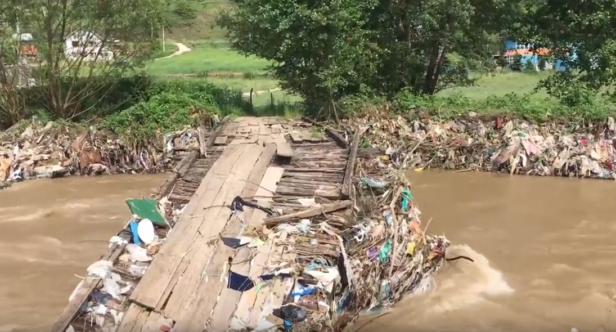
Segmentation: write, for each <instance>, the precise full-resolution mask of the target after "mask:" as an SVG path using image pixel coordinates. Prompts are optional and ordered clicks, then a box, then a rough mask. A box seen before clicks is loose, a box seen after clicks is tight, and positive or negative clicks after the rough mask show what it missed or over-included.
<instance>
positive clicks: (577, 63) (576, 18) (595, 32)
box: [526, 0, 616, 104]
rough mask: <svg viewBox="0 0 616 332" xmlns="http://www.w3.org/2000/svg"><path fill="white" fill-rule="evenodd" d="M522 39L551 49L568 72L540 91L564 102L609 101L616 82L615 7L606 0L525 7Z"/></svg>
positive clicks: (550, 1) (558, 0) (551, 0)
mask: <svg viewBox="0 0 616 332" xmlns="http://www.w3.org/2000/svg"><path fill="white" fill-rule="evenodd" d="M528 8H529V9H528V11H529V13H530V15H529V17H528V26H529V30H528V31H527V32H526V36H527V37H532V38H533V39H535V40H536V41H537V42H540V43H541V44H544V45H547V46H548V47H550V48H552V51H553V55H554V58H555V59H556V60H563V61H564V63H565V65H566V66H567V68H568V70H566V71H564V72H558V73H556V74H555V75H551V76H550V77H549V78H547V79H545V80H543V81H542V82H541V83H540V86H541V87H543V88H545V89H546V90H547V91H548V93H549V94H551V95H552V96H555V97H558V98H561V100H563V101H565V102H567V103H573V104H575V103H586V102H588V100H589V99H588V98H590V96H592V95H594V94H597V93H600V92H603V93H606V94H611V97H612V98H614V95H613V94H614V90H613V89H604V88H606V87H613V86H614V84H615V83H616V35H614V30H612V27H615V26H616V16H614V14H613V13H614V12H615V11H616V3H615V2H614V1H608V0H589V1H584V2H579V1H572V0H543V1H540V2H538V3H536V4H535V5H534V6H528Z"/></svg>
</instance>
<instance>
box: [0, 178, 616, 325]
mask: <svg viewBox="0 0 616 332" xmlns="http://www.w3.org/2000/svg"><path fill="white" fill-rule="evenodd" d="M410 177H411V180H412V182H413V188H412V191H413V194H414V196H415V198H416V200H417V203H418V204H419V208H420V209H421V210H422V212H423V214H422V220H423V222H424V223H426V222H427V221H428V220H429V219H430V218H433V220H432V222H431V223H430V228H429V232H435V233H442V234H445V235H446V236H447V237H448V238H449V239H450V240H451V241H452V243H454V244H455V245H454V246H453V247H452V248H450V250H449V251H448V256H456V255H460V254H463V255H467V256H470V257H471V258H473V259H474V260H475V262H474V263H471V262H468V261H465V260H458V261H455V262H450V263H447V264H446V265H445V267H444V268H443V269H442V271H441V273H440V274H439V275H438V276H437V278H436V282H437V287H436V291H435V292H434V293H432V294H428V295H426V296H423V297H421V298H413V299H407V300H405V301H403V302H402V303H400V304H399V305H397V306H396V307H395V308H393V310H392V311H391V312H390V313H388V314H387V315H385V316H382V317H377V318H375V317H365V318H364V319H362V321H360V323H359V324H358V325H357V328H358V329H359V330H360V331H361V332H377V331H379V332H381V331H383V330H392V329H397V330H404V331H410V330H415V331H418V330H419V329H422V330H426V331H451V332H454V331H455V332H458V331H460V330H465V331H466V330H468V331H495V330H497V329H498V330H500V331H516V332H517V331H527V330H538V329H544V330H547V331H561V332H569V331H571V329H572V328H577V329H578V330H579V331H580V332H586V331H588V332H591V331H592V332H595V331H612V330H616V317H615V316H614V315H616V312H615V313H613V314H612V313H611V311H612V310H613V309H616V302H614V300H613V297H614V295H615V294H616V293H615V292H616V291H615V289H616V261H615V259H614V256H615V255H616V243H615V241H614V240H613V238H614V235H615V234H616V214H615V213H614V211H615V209H614V208H612V206H613V205H612V203H610V202H611V199H612V197H614V196H615V195H614V194H615V193H616V183H614V182H606V181H591V180H570V179H561V178H537V177H519V176H517V177H509V176H499V175H493V174H485V173H445V172H422V173H412V174H410ZM162 180H163V177H162V176H117V177H102V178H70V179H61V180H40V181H29V182H25V183H21V184H18V185H15V186H14V187H13V188H10V189H8V190H4V191H0V202H1V203H0V222H1V223H2V226H3V231H2V232H0V246H2V247H1V250H0V269H1V271H2V272H1V273H0V299H2V300H0V332H4V331H12V330H15V331H26V330H28V331H31V330H37V331H46V330H48V327H49V326H50V325H51V323H52V322H53V320H54V318H55V317H56V316H57V315H58V314H59V313H60V312H61V311H62V309H63V307H64V306H65V305H66V303H67V301H68V296H69V295H70V293H71V292H72V290H73V288H74V287H75V285H76V284H77V283H78V282H79V280H80V279H79V278H78V277H76V276H75V274H77V275H83V273H84V271H85V268H86V266H88V265H89V264H90V263H92V262H93V261H95V260H97V259H98V258H99V257H100V255H101V254H102V253H104V252H105V249H106V246H107V240H108V239H109V237H110V236H111V235H113V234H114V233H115V232H117V230H118V229H119V228H120V227H122V226H123V224H124V223H125V221H126V218H127V217H129V210H128V208H127V207H126V204H125V202H124V201H125V199H126V198H129V197H139V196H140V195H147V194H148V193H149V192H150V190H151V189H152V188H154V187H156V186H158V185H160V183H161V181H162ZM370 320H372V321H370Z"/></svg>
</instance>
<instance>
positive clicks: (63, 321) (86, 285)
mask: <svg viewBox="0 0 616 332" xmlns="http://www.w3.org/2000/svg"><path fill="white" fill-rule="evenodd" d="M124 247H125V246H123V245H122V246H114V247H113V248H111V250H110V251H109V252H108V253H107V254H106V255H105V256H103V257H102V258H101V260H106V261H110V262H112V263H113V262H115V261H116V260H117V259H118V257H120V254H122V252H123V251H124ZM99 285H102V280H101V279H93V278H88V279H84V281H83V283H82V284H81V286H80V287H79V289H78V290H77V292H76V293H75V296H74V297H73V300H72V301H70V302H69V303H68V305H67V306H66V307H65V308H64V311H63V312H62V313H61V314H60V316H59V317H58V318H57V319H56V321H55V322H54V324H53V326H52V329H51V331H52V332H64V331H66V328H67V327H68V326H69V325H70V323H71V322H72V321H73V319H74V318H75V316H77V313H78V312H79V309H80V308H81V306H82V305H83V303H84V302H86V301H87V299H88V297H89V296H90V294H91V293H92V291H94V290H95V289H96V288H98V287H99Z"/></svg>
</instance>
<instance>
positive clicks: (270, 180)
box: [232, 167, 284, 323]
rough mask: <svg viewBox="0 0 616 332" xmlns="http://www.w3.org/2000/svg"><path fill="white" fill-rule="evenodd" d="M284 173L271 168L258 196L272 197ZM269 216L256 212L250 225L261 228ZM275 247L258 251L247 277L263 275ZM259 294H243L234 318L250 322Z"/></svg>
mask: <svg viewBox="0 0 616 332" xmlns="http://www.w3.org/2000/svg"><path fill="white" fill-rule="evenodd" d="M282 173H284V169H283V168H280V167H269V168H268V169H267V171H266V172H265V175H264V176H263V180H261V185H260V186H259V189H258V190H257V193H256V196H260V197H267V196H270V197H271V196H272V195H273V194H272V193H273V192H275V191H276V183H277V182H278V181H280V178H281V177H282ZM269 201H270V199H268V198H262V199H259V200H258V201H257V203H258V204H259V205H262V206H268V205H269ZM266 216H267V215H266V214H265V212H263V211H261V210H254V212H253V214H252V217H251V218H250V221H249V225H250V226H253V227H261V225H262V224H263V219H264V218H265V217H266ZM272 247H273V244H272V243H271V242H270V243H268V244H266V245H263V246H261V247H259V248H258V249H257V254H256V255H255V257H254V259H253V260H252V264H251V265H250V266H249V272H248V273H246V275H248V276H250V277H251V278H256V277H258V276H260V275H262V274H263V267H264V266H265V264H266V263H267V260H268V258H269V254H270V251H271V249H272ZM249 264H250V262H249ZM259 294H260V293H259V292H257V289H256V288H253V289H251V290H250V291H247V292H243V293H241V296H240V301H239V302H238V304H237V308H236V309H235V313H234V314H233V316H234V318H232V319H236V320H238V321H240V322H246V323H247V322H249V320H250V311H251V308H252V306H253V305H254V303H255V300H256V299H257V297H259ZM263 296H265V294H261V298H262V297H263Z"/></svg>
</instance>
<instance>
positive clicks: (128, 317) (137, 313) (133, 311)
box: [116, 303, 148, 332]
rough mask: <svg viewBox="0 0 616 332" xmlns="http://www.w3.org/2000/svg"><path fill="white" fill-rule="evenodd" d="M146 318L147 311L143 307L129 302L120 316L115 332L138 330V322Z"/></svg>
mask: <svg viewBox="0 0 616 332" xmlns="http://www.w3.org/2000/svg"><path fill="white" fill-rule="evenodd" d="M144 316H145V318H147V316H148V313H147V311H145V310H144V308H142V307H140V306H138V305H136V304H134V303H131V304H130V306H129V307H128V310H126V312H125V313H124V316H123V317H122V321H121V322H120V325H118V329H117V330H116V332H131V331H133V330H138V329H139V327H138V324H139V323H140V322H142V321H143V319H144Z"/></svg>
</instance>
